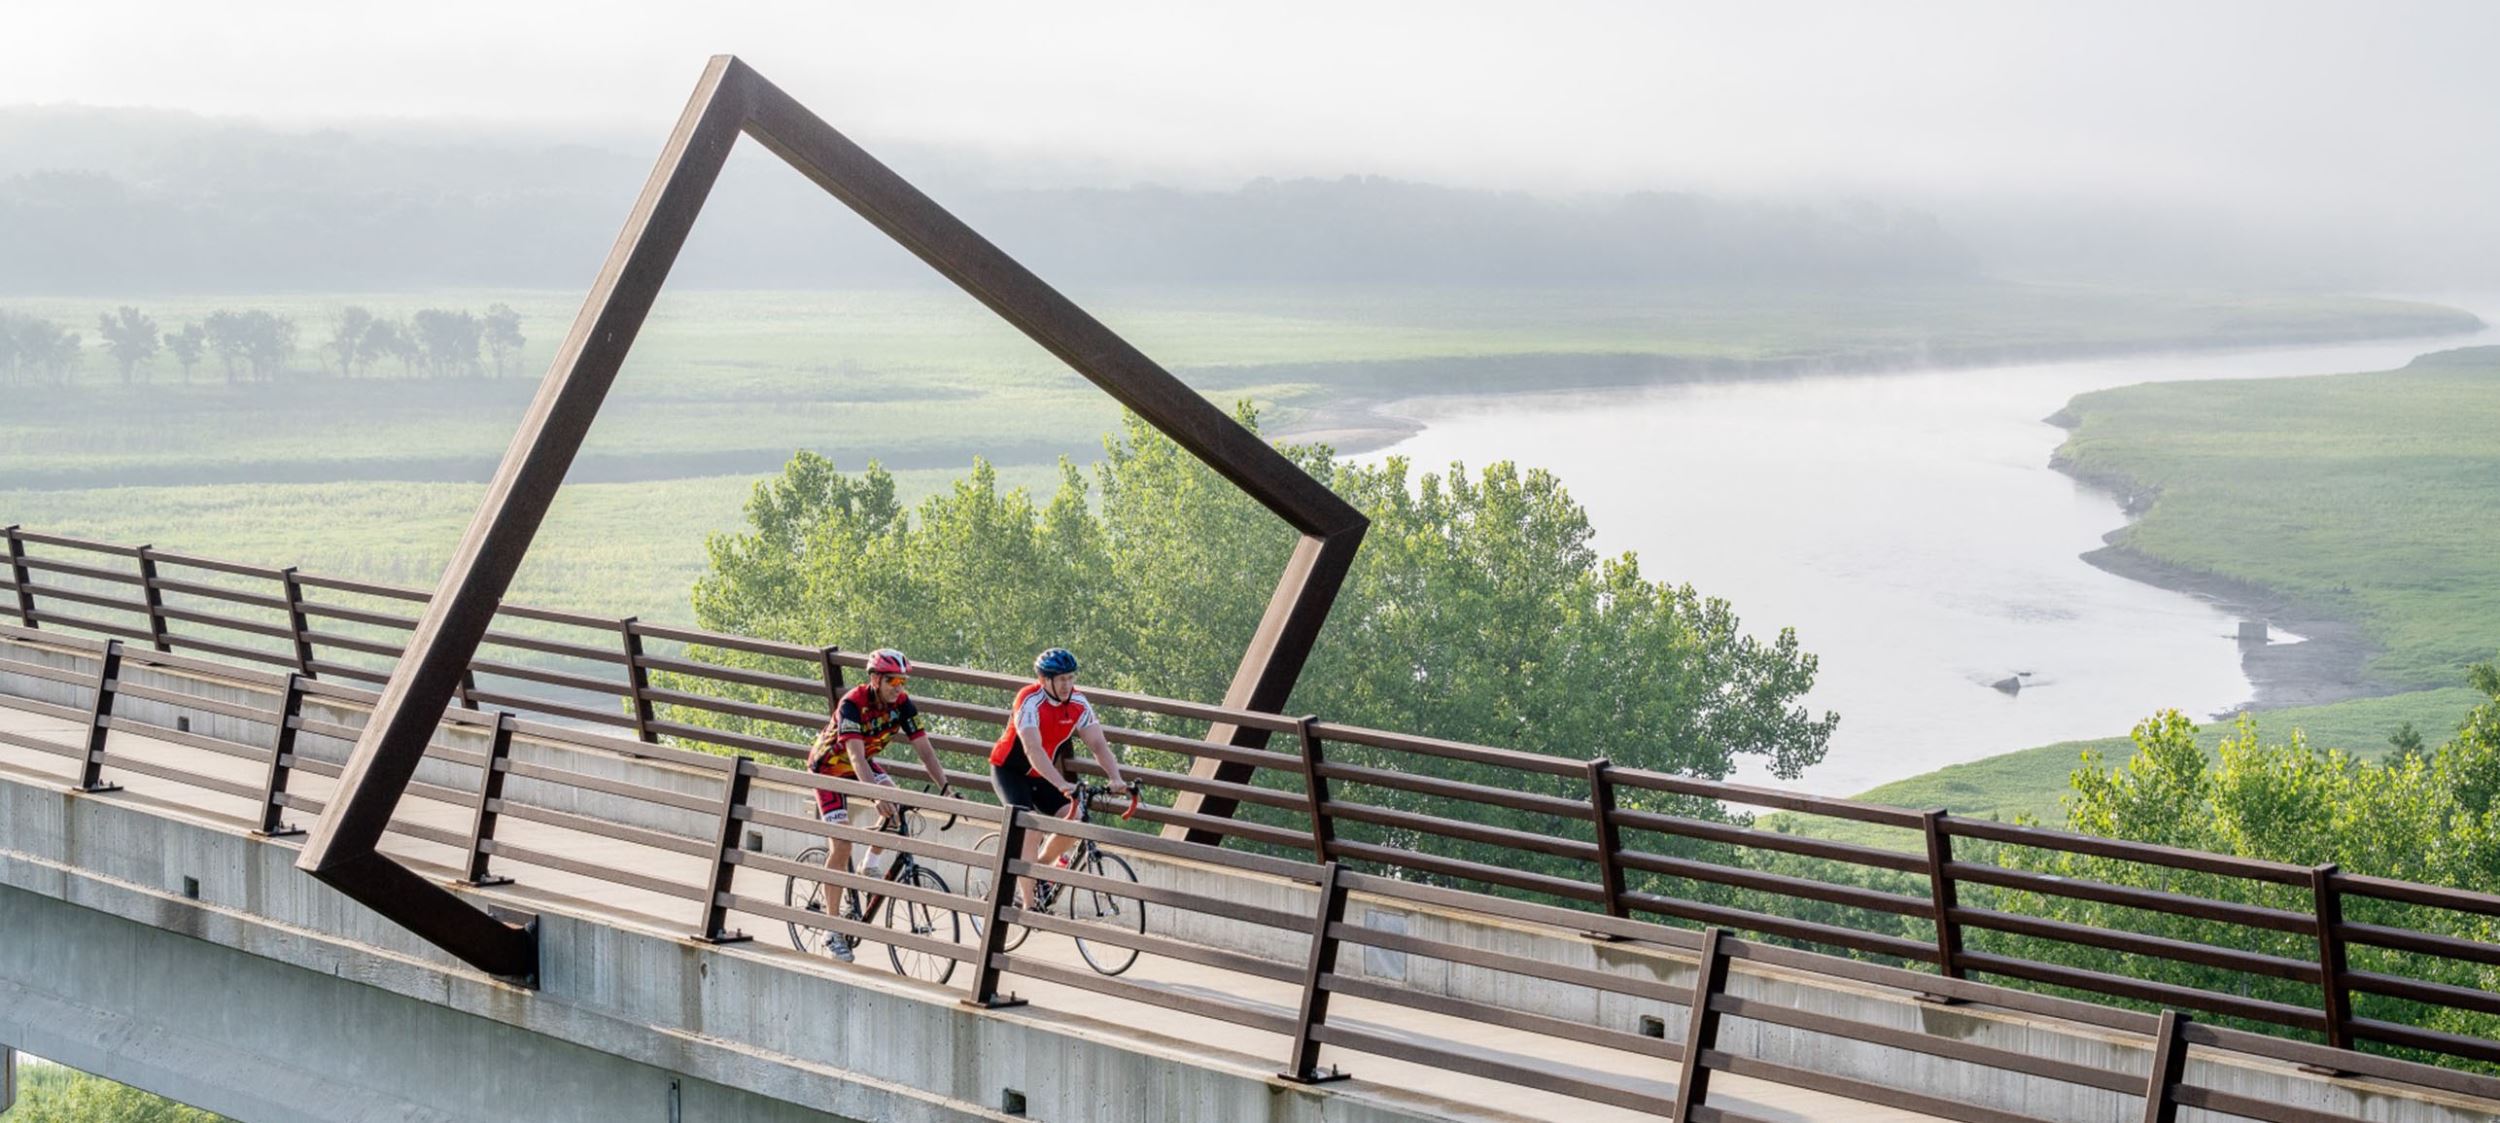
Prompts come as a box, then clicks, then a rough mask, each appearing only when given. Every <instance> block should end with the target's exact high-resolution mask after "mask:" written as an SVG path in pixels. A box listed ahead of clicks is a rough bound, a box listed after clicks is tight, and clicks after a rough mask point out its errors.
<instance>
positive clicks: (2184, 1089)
mask: <svg viewBox="0 0 2500 1123" xmlns="http://www.w3.org/2000/svg"><path fill="white" fill-rule="evenodd" d="M2170 1101H2171V1102H2172V1103H2175V1104H2178V1105H2179V1106H2181V1107H2192V1108H2196V1109H2198V1110H2200V1111H2210V1112H2214V1113H2216V1114H2220V1115H2235V1116H2238V1117H2240V1118H2243V1119H2258V1120H2263V1121H2264V1123H2369V1121H2368V1120H2366V1119H2364V1118H2363V1117H2361V1116H2358V1115H2339V1114H2337V1113H2335V1112H2332V1111H2320V1110H2318V1109H2316V1108H2313V1107H2302V1106H2300V1105H2298V1104H2294V1103H2287V1102H2285V1101H2283V1100H2279V1099H2258V1098H2256V1097H2254V1096H2242V1095H2236V1094H2234V1093H2230V1092H2224V1091H2220V1090H2217V1089H2213V1088H2206V1087H2202V1086H2199V1085H2195V1084H2174V1085H2172V1086H2171V1088H2170Z"/></svg>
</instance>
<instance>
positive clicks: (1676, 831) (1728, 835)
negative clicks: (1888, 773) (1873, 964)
mask: <svg viewBox="0 0 2500 1123" xmlns="http://www.w3.org/2000/svg"><path fill="white" fill-rule="evenodd" d="M1613 818H1614V823H1615V825H1616V826H1617V827H1629V828H1631V829H1633V830H1643V831H1653V832H1656V833H1658V834H1667V835H1675V836H1677V837H1679V838H1690V839H1697V840H1700V841H1702V842H1722V843H1727V844H1729V845H1732V846H1743V847H1747V848H1749V849H1754V850H1776V851H1779V852H1781V853H1786V854H1800V855H1804V856H1805V857H1809V858H1824V859H1828V860H1830V861H1835V862H1846V863H1848V864H1850V865H1853V866H1872V867H1875V868H1876V869H1886V870H1893V871H1895V872H1898V873H1914V874H1922V875H1923V874H1925V873H1926V872H1927V860H1926V859H1924V858H1921V857H1919V856H1918V855H1915V854H1910V853H1905V852H1903V851H1899V850H1886V849H1883V848H1881V847H1877V846H1861V845H1859V844H1857V843H1854V842H1838V841H1834V840H1832V839H1828V838H1815V837H1812V836H1810V835H1795V834H1781V833H1780V832H1778V831H1766V830H1762V829H1761V828H1758V827H1740V826H1737V825H1735V824H1733V823H1713V822H1709V821H1707V820H1704V819H1692V818H1687V817H1685V816H1682V815H1663V814H1660V813H1658V812H1655V811H1635V810H1631V809H1628V808H1617V809H1616V810H1615V813H1614V816H1613Z"/></svg>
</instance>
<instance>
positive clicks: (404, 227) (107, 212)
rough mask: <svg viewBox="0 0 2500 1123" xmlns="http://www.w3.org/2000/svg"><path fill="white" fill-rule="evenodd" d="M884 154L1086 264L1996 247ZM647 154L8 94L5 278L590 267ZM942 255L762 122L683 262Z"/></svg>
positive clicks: (1666, 263)
mask: <svg viewBox="0 0 2500 1123" xmlns="http://www.w3.org/2000/svg"><path fill="white" fill-rule="evenodd" d="M654 147H655V148H656V138H655V143H654ZM885 155H886V156H887V157H888V158H889V159H890V160H891V161H892V162H893V163H894V164H895V165H896V166H897V168H898V169H899V170H902V171H903V172H904V173H905V174H906V175H907V176H910V177H912V178H914V179H915V180H917V181H918V182H920V183H921V184H922V186H923V187H924V188H925V189H926V190H928V191H929V192H930V193H931V194H932V195H933V196H935V197H936V198H938V199H939V201H940V202H942V203H943V204H945V205H947V206H948V207H949V208H951V209H953V210H954V211H955V212H956V213H957V214H959V215H961V216H962V217H963V218H965V219H966V220H967V221H969V222H971V223H972V224H973V225H974V227H975V228H976V229H979V230H981V231H983V232H984V233H985V234H987V235H988V236H990V237H991V238H992V239H993V240H995V241H997V242H999V243H1000V244H1001V245H1003V246H1005V247H1006V248H1007V249H1008V250H1009V251H1010V252H1012V253H1014V254H1016V255H1017V256H1018V257H1019V258H1020V259H1022V260H1024V261H1025V262H1026V263H1027V264H1029V265H1031V266H1032V267H1033V268H1035V269H1036V270H1037V271H1038V272H1040V273H1042V274H1043V275H1044V276H1046V277H1051V278H1056V279H1065V280H1069V281H1077V282H1106V283H1114V282H1135V283H1154V284H1160V283H1185V284H1267V283H1291V284H1318V285H1325V284H1335V283H1397V284H1454V285H1502V284H1515V285H1577V284H1609V285H1619V284H1659V283H1689V282H1762V281H1773V282H1800V283H1853V282H1864V281H1876V280H1901V279H1913V278H1942V277H1956V276H1963V275H1967V274H1969V273H1970V272H1971V271H1972V270H1973V269H1974V268H1975V266H1976V261H1975V259H1974V258H1973V257H1972V255H1971V254H1970V252H1969V251H1968V250H1967V249H1965V248H1964V247H1963V246H1962V245H1960V244H1959V243H1957V242H1956V241H1954V239H1953V238H1951V237H1950V236H1949V235H1948V234H1947V233H1946V232H1945V231H1944V229H1943V228H1942V227H1941V226H1940V225H1939V224H1938V223H1937V221H1936V219H1935V218H1934V217H1933V216H1931V215H1928V214H1925V213H1922V212H1919V211H1916V210H1913V209H1909V208H1903V207H1892V206H1879V205H1876V204H1873V203H1867V202H1839V203H1809V202H1791V201H1782V202H1771V201H1760V200H1734V199H1720V198H1710V197H1704V196H1698V195H1691V194H1680V193H1668V192H1632V193H1624V194H1612V195H1595V194H1577V195H1570V196H1544V195H1536V194H1530V193H1526V192H1517V191H1507V192H1497V191H1488V190H1468V189H1458V188H1448V187H1439V186H1433V185H1428V184H1422V183H1414V182H1405V181H1399V180H1393V179H1386V178H1379V177H1368V176H1347V177H1344V178H1339V179H1292V180H1281V181H1280V180H1268V179H1261V180H1256V181H1253V182H1250V183H1248V184H1244V185H1241V186H1239V187H1236V188H1233V189H1230V190H1211V189H1184V188H1177V187H1165V186H1156V185H1135V186H1050V187H1037V186H1007V185H1004V184H1007V183H1012V182H1013V181H1014V180H1015V179H1016V178H1018V177H1017V176H1016V175H1015V174H1014V169H1012V168H1008V167H1005V166H1002V165H1001V164H999V163H998V162H997V161H994V160H984V159H983V158H982V157H981V156H980V155H979V154H977V153H962V152H946V151H938V150H910V149H905V150H902V151H890V152H888V153H886V154H885ZM649 159H650V158H649V157H648V156H643V155H636V154H631V153H628V152H624V151H620V150H618V148H616V147H608V146H602V145H597V144H584V143H570V142H564V141H560V140H554V139H549V138H546V137H538V136H528V135H523V134H500V135H493V136H486V137H481V138H470V137H464V136H461V135H459V134H457V133H454V132H451V131H448V130H439V129H422V128H411V127H408V126H404V125H403V126H374V127H372V128H370V129H357V130H353V131H350V130H346V129H324V130H320V131H311V132H288V131H281V130H276V129H271V128H266V127H262V126H259V125H256V124H252V123H249V122H242V121H233V120H218V119H211V118H204V117H197V116H192V115H188V114H179V113H169V112H148V111H132V110H118V111H115V110H83V109H25V108H21V109H14V110H8V111H0V245H6V246H7V247H9V251H8V253H7V254H6V256H5V257H0V291H10V292H18V293H60V294H74V293H86V292H113V291H128V290H130V289H132V288H133V287H134V286H135V287H138V288H141V289H148V290H159V291H167V290H187V291H219V290H270V289H316V288H317V289H337V290H355V289H381V288H408V287H412V286H524V287H525V286H560V287H572V286H578V285H580V284H582V283H584V282H585V281H587V280H588V277H589V274H590V273H591V272H592V271H594V270H595V269H596V267H597V263H598V262H599V260H600V259H601V257H602V255H603V254H604V253H605V252H606V249H607V247H608V244H609V242H610V241H612V240H613V239H614V237H615V234H616V230H617V228H618V226H619V225H620V224H621V222H622V221H623V218H624V216H625V213H626V211H627V209H628V208H629V207H630V205H631V203H632V200H633V196H634V193H635V192H636V191H637V190H639V189H640V187H641V185H642V180H643V178H644V176H645V175H646V174H647V172H648V170H649ZM926 275H927V271H926V269H925V267H923V266H921V265H920V264H919V263H917V262H915V261H912V260H910V259H908V258H907V257H905V256H904V255H903V254H902V253H901V252H900V251H898V250H896V249H894V248H893V247H892V246H891V245H890V244H888V243H887V242H886V241H885V239H883V238H882V237H881V236H880V235H877V234H876V233H875V232H874V231H873V230H871V229H869V228H868V227H867V225H866V224H865V223H863V222H861V221H860V220H859V219H857V218H856V217H855V216H853V215H851V214H850V213H849V212H848V211H847V210H846V209H844V208H842V207H841V206H840V205H839V204H837V203H835V202H834V201H833V200H831V199H830V198H828V197H826V196H825V195H824V194H823V193H821V192H819V191H817V190H816V189H815V188H814V187H813V186H811V185H809V184H807V183H806V182H804V181H803V180H801V179H799V178H798V177H797V176H796V175H795V174H794V173H792V172H790V171H789V170H788V169H786V168H784V167H782V166H781V165H780V164H779V163H778V162H777V161H774V160H773V159H772V158H771V157H770V156H769V155H767V154H764V153H762V152H761V151H760V150H759V149H755V148H754V147H753V146H751V145H750V146H744V147H743V148H742V150H741V153H740V155H739V156H738V157H737V158H735V159H733V161H732V164H731V168H730V170H729V171H728V173H727V174H725V175H724V177H723V180H722V182H721V184H720V186H719V187H718V188H717V190H716V192H715V194H714V195H713V200H712V202H711V203H710V204H709V205H708V206H707V208H706V210H705V213H704V216H703V219H702V222H701V224H700V225H699V226H698V228H697V231H696V235H695V238H694V241H693V243H692V244H691V245H690V246H689V249H688V254H687V257H686V259H685V261H684V263H683V264H682V265H681V267H680V270H679V272H678V274H677V275H676V277H675V278H674V280H675V281H676V282H677V283H681V284H688V285H696V286H706V287H806V286H818V285H876V284H892V283H897V282H907V281H910V280H914V279H917V278H921V277H925V276H926Z"/></svg>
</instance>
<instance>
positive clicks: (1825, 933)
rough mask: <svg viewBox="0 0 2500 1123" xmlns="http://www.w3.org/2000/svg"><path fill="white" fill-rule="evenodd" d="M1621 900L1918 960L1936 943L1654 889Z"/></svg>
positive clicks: (1927, 959)
mask: <svg viewBox="0 0 2500 1123" xmlns="http://www.w3.org/2000/svg"><path fill="white" fill-rule="evenodd" d="M1623 903H1625V904H1627V905H1630V906H1631V907H1633V908H1636V909H1639V910H1640V911H1642V912H1646V913H1655V914H1657V915H1659V916H1673V917H1679V918H1681V919H1684V920H1690V921H1693V922H1694V923H1697V924H1714V925H1717V926H1719V927H1721V928H1732V929H1735V930H1737V931H1741V932H1764V933H1768V934H1770V935H1774V936H1785V937H1787V938H1789V939H1793V940H1806V941H1809V942H1812V943H1818V944H1825V945H1828V946H1831V947H1838V948H1854V949H1856V950H1858V951H1868V952H1874V953H1876V954H1878V955H1890V956H1897V957H1899V958H1902V959H1910V960H1916V961H1918V962H1921V963H1933V962H1935V961H1936V946H1935V945H1934V944H1932V943H1929V942H1927V941H1924V940H1912V939H1906V938H1903V937H1900V936H1887V935H1884V934H1882V933H1879V932H1865V931H1860V930H1858V929H1855V928H1842V927H1840V926H1838V925H1834V924H1822V923H1818V922H1816V921H1811V920H1792V919H1790V918H1788V917H1784V916H1772V915H1770V914H1768V913H1759V912H1748V911H1746V910H1744V909H1739V908H1730V907H1727V906H1725V905H1708V904H1702V903H1701V902H1698V901H1685V900H1679V899H1677V898H1674V897H1661V896H1658V895H1657V894H1654V893H1638V892H1627V893H1625V894H1623Z"/></svg>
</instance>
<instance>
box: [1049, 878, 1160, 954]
mask: <svg viewBox="0 0 2500 1123" xmlns="http://www.w3.org/2000/svg"><path fill="white" fill-rule="evenodd" d="M1076 872H1078V873H1090V874H1092V875H1094V876H1096V877H1102V878H1110V879H1112V880H1115V881H1126V882H1128V883H1130V884H1132V885H1134V884H1136V882H1137V871H1136V870H1134V869H1131V868H1130V867H1129V864H1128V859H1126V858H1123V857H1121V856H1119V855H1117V854H1105V853H1103V852H1102V851H1100V850H1095V851H1093V852H1091V853H1089V854H1087V855H1085V861H1084V862H1083V863H1082V864H1080V865H1078V866H1077V867H1076ZM1059 899H1060V900H1061V901H1062V902H1064V903H1065V904H1066V905H1067V910H1066V911H1067V916H1068V919H1070V920H1073V921H1075V922H1077V923H1079V924H1098V925H1101V926H1103V927H1105V928H1111V929H1117V930H1118V931H1120V932H1122V933H1135V934H1139V935H1142V934H1144V933H1145V931H1146V902H1144V901H1142V900H1139V899H1138V898H1136V897H1130V896H1123V895H1121V894H1119V893H1114V892H1107V891H1104V890H1101V889H1079V888H1077V887H1076V886H1073V885H1063V886H1061V887H1060V889H1059ZM1076 950H1077V954H1079V955H1082V956H1084V957H1085V962H1086V964H1087V965H1089V966H1091V967H1092V968H1093V969H1094V970H1096V971H1099V972H1101V973H1103V974H1105V975H1117V974H1119V973H1120V972H1122V971H1126V970H1128V969H1129V967H1130V966H1131V965H1132V964H1135V963H1136V962H1137V949H1136V948H1132V947H1122V946H1120V945H1118V944H1114V943H1110V942H1107V941H1103V940H1094V941H1090V942H1089V941H1087V940H1086V939H1085V937H1083V936H1079V937H1077V939H1076Z"/></svg>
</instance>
